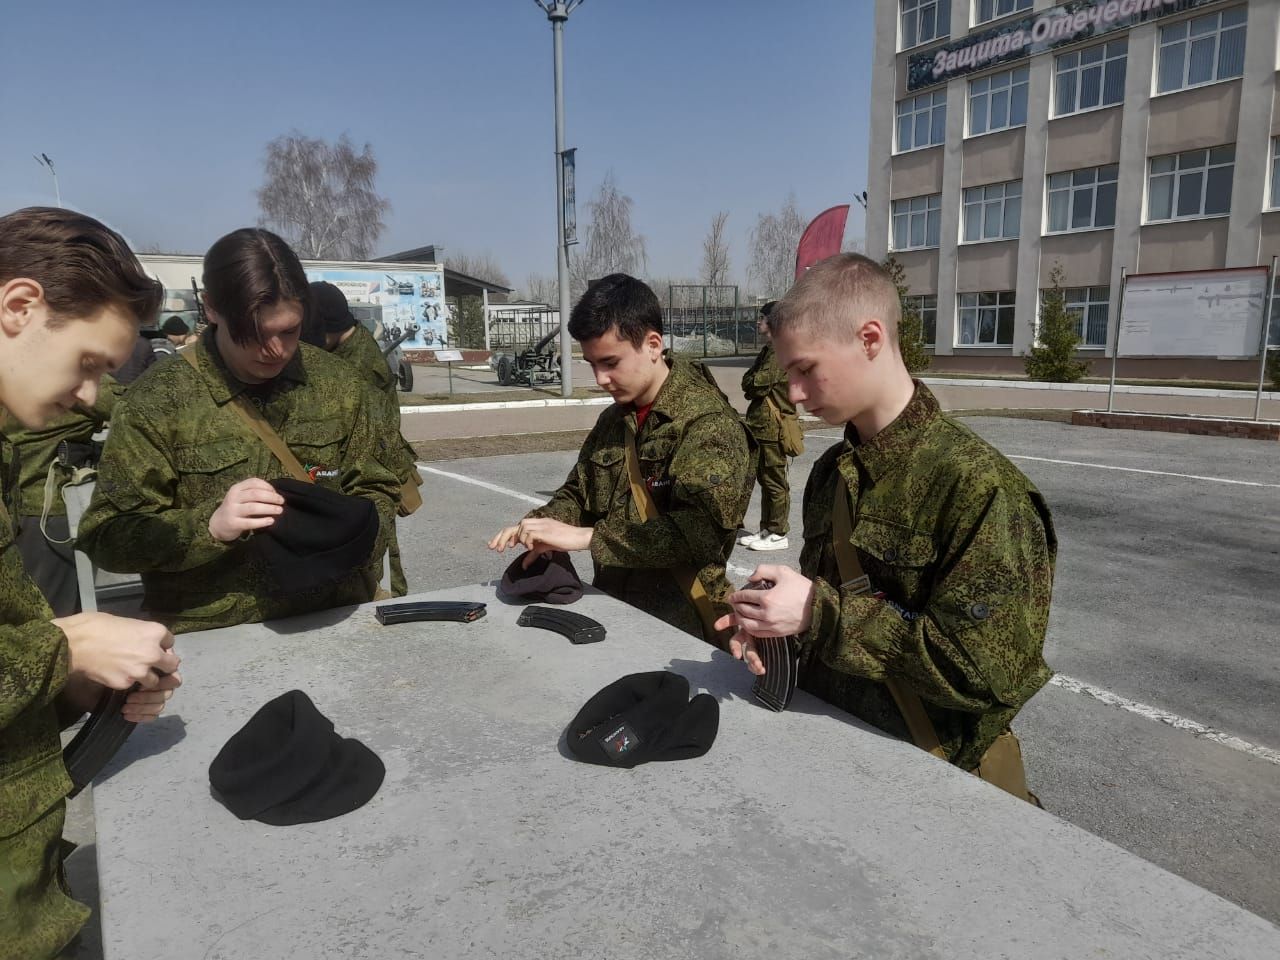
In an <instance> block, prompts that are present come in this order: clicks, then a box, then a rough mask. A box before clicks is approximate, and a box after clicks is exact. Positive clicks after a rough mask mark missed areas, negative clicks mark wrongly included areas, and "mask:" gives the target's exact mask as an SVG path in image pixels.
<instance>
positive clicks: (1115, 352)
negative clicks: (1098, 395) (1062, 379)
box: [1107, 267, 1129, 413]
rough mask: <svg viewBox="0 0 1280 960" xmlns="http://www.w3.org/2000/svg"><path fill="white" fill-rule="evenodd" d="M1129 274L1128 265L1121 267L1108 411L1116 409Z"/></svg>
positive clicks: (1108, 392) (1112, 345)
mask: <svg viewBox="0 0 1280 960" xmlns="http://www.w3.org/2000/svg"><path fill="white" fill-rule="evenodd" d="M1128 275H1129V268H1128V267H1121V268H1120V305H1119V308H1118V309H1117V310H1116V335H1115V337H1114V338H1112V343H1111V385H1110V386H1109V387H1107V413H1111V412H1112V410H1113V409H1114V404H1113V402H1114V400H1115V395H1116V359H1117V358H1118V357H1119V356H1120V323H1121V321H1122V320H1123V319H1124V288H1125V287H1126V286H1128V284H1127V283H1126V282H1125V278H1126V277H1128Z"/></svg>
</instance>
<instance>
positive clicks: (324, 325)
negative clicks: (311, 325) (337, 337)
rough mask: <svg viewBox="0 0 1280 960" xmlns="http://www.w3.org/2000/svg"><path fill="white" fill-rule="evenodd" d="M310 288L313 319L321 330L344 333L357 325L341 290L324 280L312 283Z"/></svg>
mask: <svg viewBox="0 0 1280 960" xmlns="http://www.w3.org/2000/svg"><path fill="white" fill-rule="evenodd" d="M310 289H311V312H312V319H313V321H314V322H315V323H316V325H317V326H318V327H319V328H320V329H321V330H323V331H324V332H325V333H343V332H345V331H347V330H350V329H351V328H352V327H354V326H355V325H356V318H355V316H354V315H353V314H352V313H351V306H350V304H348V303H347V298H346V296H345V295H344V294H343V292H342V291H341V290H339V289H338V288H337V287H335V286H334V285H333V284H332V283H326V282H325V281H323V280H317V281H316V282H315V283H312V284H310Z"/></svg>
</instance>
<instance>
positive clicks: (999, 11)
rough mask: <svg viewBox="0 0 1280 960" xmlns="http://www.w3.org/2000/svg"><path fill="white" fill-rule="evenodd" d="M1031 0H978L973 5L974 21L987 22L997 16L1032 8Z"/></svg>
mask: <svg viewBox="0 0 1280 960" xmlns="http://www.w3.org/2000/svg"><path fill="white" fill-rule="evenodd" d="M1030 9H1031V0H977V2H976V3H974V5H973V22H974V23H975V24H979V23H986V22H987V21H988V20H994V19H996V18H997V17H1007V16H1008V15H1009V14H1011V13H1016V12H1017V11H1019V10H1030Z"/></svg>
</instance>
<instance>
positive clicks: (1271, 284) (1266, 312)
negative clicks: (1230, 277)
mask: <svg viewBox="0 0 1280 960" xmlns="http://www.w3.org/2000/svg"><path fill="white" fill-rule="evenodd" d="M1277 259H1280V258H1277V257H1272V258H1271V275H1270V276H1268V277H1267V305H1266V307H1265V308H1264V309H1263V311H1262V336H1261V337H1260V338H1259V339H1260V340H1261V342H1260V343H1259V344H1258V353H1259V354H1260V356H1259V358H1258V396H1257V399H1256V400H1255V401H1254V404H1253V419H1254V420H1255V421H1258V420H1261V419H1262V386H1263V384H1265V383H1266V381H1267V342H1268V340H1269V339H1270V338H1269V337H1268V336H1267V334H1268V333H1270V332H1271V310H1272V305H1273V304H1274V303H1275V302H1276V261H1277Z"/></svg>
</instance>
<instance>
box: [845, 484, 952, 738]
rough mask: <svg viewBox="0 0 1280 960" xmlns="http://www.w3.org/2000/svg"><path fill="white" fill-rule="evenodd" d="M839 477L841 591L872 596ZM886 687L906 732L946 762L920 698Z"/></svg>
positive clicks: (890, 684) (896, 684)
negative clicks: (904, 724)
mask: <svg viewBox="0 0 1280 960" xmlns="http://www.w3.org/2000/svg"><path fill="white" fill-rule="evenodd" d="M836 476H837V477H839V480H838V481H837V482H836V499H835V503H833V504H832V506H831V526H832V532H833V533H834V534H835V538H834V539H835V549H836V566H838V567H839V568H840V579H841V580H843V581H844V583H843V584H841V589H843V590H848V591H851V592H852V593H854V594H862V593H866V594H869V593H871V578H870V577H868V576H867V575H866V574H865V573H863V571H862V562H861V561H860V560H859V559H858V551H857V550H855V549H854V547H853V544H852V542H850V537H852V536H853V518H852V516H850V514H849V486H848V484H846V483H845V482H844V476H843V475H841V474H840V472H839V471H836ZM884 685H885V686H886V687H888V688H889V693H891V694H892V695H893V701H894V703H896V704H897V705H898V709H899V710H900V711H902V719H904V720H905V721H906V722H907V730H908V731H910V733H911V739H912V741H913V742H914V743H915V745H916V746H917V747H919V748H920V749H921V750H926V751H928V752H929V753H932V754H933V755H934V756H935V757H939V758H941V759H943V760H945V759H946V758H947V755H946V752H945V751H944V750H943V749H942V743H941V742H940V741H939V740H938V731H937V730H935V729H934V728H933V721H932V720H930V719H929V714H927V713H925V709H924V704H923V703H921V702H920V697H919V696H918V695H917V694H916V693H915V691H913V690H910V689H908V688H907V687H905V686H903V685H902V684H901V683H899V682H898V681H897V680H891V679H889V678H888V677H886V678H885V681H884Z"/></svg>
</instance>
